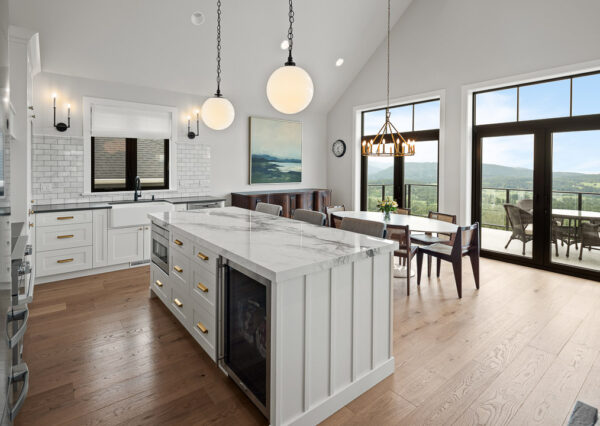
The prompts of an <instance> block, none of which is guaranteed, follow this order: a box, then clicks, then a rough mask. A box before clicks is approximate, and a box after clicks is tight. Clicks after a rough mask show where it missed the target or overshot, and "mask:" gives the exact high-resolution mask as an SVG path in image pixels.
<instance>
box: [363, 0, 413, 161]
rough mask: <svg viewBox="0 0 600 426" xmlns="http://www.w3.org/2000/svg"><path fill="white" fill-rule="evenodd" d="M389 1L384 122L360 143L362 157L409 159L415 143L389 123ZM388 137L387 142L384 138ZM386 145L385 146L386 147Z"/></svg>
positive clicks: (389, 10) (389, 8)
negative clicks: (375, 133) (372, 136)
mask: <svg viewBox="0 0 600 426" xmlns="http://www.w3.org/2000/svg"><path fill="white" fill-rule="evenodd" d="M390 12H391V7H390V0H388V11H387V13H388V15H387V105H386V108H385V122H384V123H383V126H381V129H379V132H377V135H376V136H375V137H374V138H373V139H371V140H363V141H362V147H361V148H362V149H361V151H362V155H363V156H366V157H410V156H413V155H415V142H414V141H411V140H408V141H407V140H406V139H404V137H403V136H402V135H401V134H400V132H399V131H398V130H397V129H396V127H394V125H393V124H392V122H391V121H390V14H391V13H390ZM386 136H387V137H389V139H391V140H388V142H386V140H385V138H386ZM386 144H387V145H386ZM386 148H387V149H386Z"/></svg>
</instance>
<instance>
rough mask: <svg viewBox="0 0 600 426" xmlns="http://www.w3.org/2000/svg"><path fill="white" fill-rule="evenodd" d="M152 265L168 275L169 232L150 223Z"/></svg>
mask: <svg viewBox="0 0 600 426" xmlns="http://www.w3.org/2000/svg"><path fill="white" fill-rule="evenodd" d="M150 257H151V259H152V263H154V264H155V265H156V266H158V267H159V268H160V269H162V270H163V271H164V273H165V274H167V275H168V274H169V231H168V230H167V229H165V228H163V227H162V226H159V225H157V224H156V223H154V222H152V253H151V255H150Z"/></svg>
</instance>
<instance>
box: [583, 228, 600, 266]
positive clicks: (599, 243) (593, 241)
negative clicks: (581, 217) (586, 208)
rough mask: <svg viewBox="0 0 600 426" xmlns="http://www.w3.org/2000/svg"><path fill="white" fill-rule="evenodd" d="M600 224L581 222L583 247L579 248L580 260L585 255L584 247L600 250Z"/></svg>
mask: <svg viewBox="0 0 600 426" xmlns="http://www.w3.org/2000/svg"><path fill="white" fill-rule="evenodd" d="M599 231H600V224H598V223H587V222H586V223H582V224H581V248H580V250H579V260H581V259H582V257H583V248H584V247H587V248H588V249H589V250H600V232H599Z"/></svg>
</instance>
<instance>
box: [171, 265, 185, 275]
mask: <svg viewBox="0 0 600 426" xmlns="http://www.w3.org/2000/svg"><path fill="white" fill-rule="evenodd" d="M173 269H175V270H176V271H177V272H179V273H180V274H181V273H182V272H183V269H181V268H180V267H179V266H177V265H175V266H173Z"/></svg>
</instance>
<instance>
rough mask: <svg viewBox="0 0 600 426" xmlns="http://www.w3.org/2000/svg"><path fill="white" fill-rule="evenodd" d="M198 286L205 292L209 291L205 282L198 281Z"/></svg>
mask: <svg viewBox="0 0 600 426" xmlns="http://www.w3.org/2000/svg"><path fill="white" fill-rule="evenodd" d="M198 288H199V289H200V290H202V291H203V292H204V293H208V287H206V286H205V285H204V284H202V283H198Z"/></svg>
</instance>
